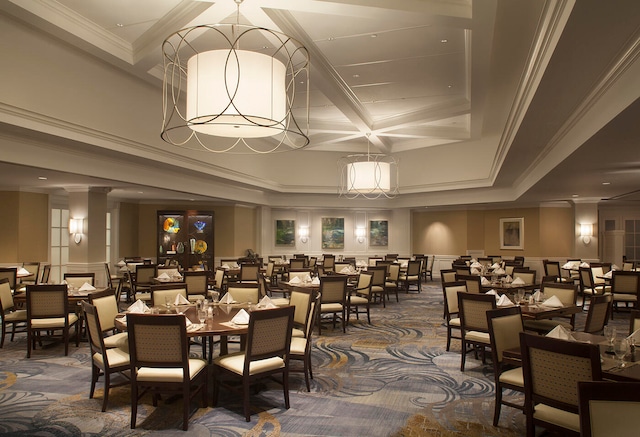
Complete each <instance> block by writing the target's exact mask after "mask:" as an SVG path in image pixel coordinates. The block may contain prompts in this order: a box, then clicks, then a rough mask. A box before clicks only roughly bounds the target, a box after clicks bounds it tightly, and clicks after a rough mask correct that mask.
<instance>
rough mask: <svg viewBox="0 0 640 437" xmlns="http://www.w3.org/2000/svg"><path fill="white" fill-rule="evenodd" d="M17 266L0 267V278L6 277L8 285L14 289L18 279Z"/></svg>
mask: <svg viewBox="0 0 640 437" xmlns="http://www.w3.org/2000/svg"><path fill="white" fill-rule="evenodd" d="M17 278H18V268H17V267H0V279H7V280H8V281H9V287H10V288H11V290H13V291H15V289H16V284H17V281H18V279H17Z"/></svg>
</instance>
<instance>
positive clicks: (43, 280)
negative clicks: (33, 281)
mask: <svg viewBox="0 0 640 437" xmlns="http://www.w3.org/2000/svg"><path fill="white" fill-rule="evenodd" d="M50 275H51V264H45V265H43V266H42V275H41V276H40V279H39V280H38V284H48V283H49V276H50Z"/></svg>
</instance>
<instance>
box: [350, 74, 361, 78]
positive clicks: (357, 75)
mask: <svg viewBox="0 0 640 437" xmlns="http://www.w3.org/2000/svg"><path fill="white" fill-rule="evenodd" d="M351 77H354V78H356V79H357V78H359V77H360V75H359V74H354V75H353V76H351Z"/></svg>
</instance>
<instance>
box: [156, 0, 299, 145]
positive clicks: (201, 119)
mask: <svg viewBox="0 0 640 437" xmlns="http://www.w3.org/2000/svg"><path fill="white" fill-rule="evenodd" d="M238 5H239V2H238ZM238 16H239V14H238ZM241 43H242V44H241ZM244 47H247V48H251V49H244ZM162 52H163V58H164V83H163V122H162V133H161V137H162V139H163V140H164V141H166V142H168V143H170V144H172V145H175V146H180V147H185V148H188V149H192V150H206V151H209V152H217V153H223V152H230V153H271V152H283V151H288V150H298V149H301V148H303V147H305V146H307V145H308V144H309V137H308V131H309V54H308V52H307V50H306V48H305V47H304V46H303V45H302V44H301V43H300V42H298V41H296V40H295V39H293V38H291V37H289V36H287V35H285V34H283V33H281V32H278V31H275V30H270V29H265V28H262V27H255V26H251V25H244V24H212V25H200V26H193V27H190V28H186V29H182V30H180V31H178V32H175V33H173V34H172V35H170V36H169V37H168V38H167V39H166V40H165V41H164V43H163V45H162ZM300 86H302V87H306V90H305V89H304V88H303V89H302V92H300V89H299V87H300ZM296 87H298V89H296ZM296 97H298V99H297V100H300V97H302V98H305V99H306V105H304V104H302V103H300V102H297V101H296V102H294V100H295V99H296ZM294 108H296V109H295V114H294Z"/></svg>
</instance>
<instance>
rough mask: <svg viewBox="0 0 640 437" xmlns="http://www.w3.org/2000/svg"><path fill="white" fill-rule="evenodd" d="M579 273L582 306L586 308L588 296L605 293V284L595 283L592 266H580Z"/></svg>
mask: <svg viewBox="0 0 640 437" xmlns="http://www.w3.org/2000/svg"><path fill="white" fill-rule="evenodd" d="M578 275H579V276H578V281H579V284H580V294H582V307H583V308H584V305H585V303H586V302H587V298H590V297H591V296H596V295H599V294H604V286H603V285H602V284H600V285H597V284H596V283H595V281H594V280H593V271H592V270H591V267H580V268H579V269H578Z"/></svg>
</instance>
